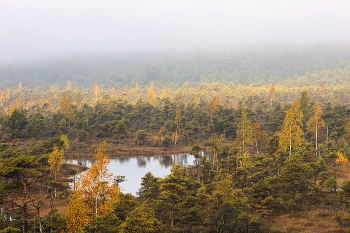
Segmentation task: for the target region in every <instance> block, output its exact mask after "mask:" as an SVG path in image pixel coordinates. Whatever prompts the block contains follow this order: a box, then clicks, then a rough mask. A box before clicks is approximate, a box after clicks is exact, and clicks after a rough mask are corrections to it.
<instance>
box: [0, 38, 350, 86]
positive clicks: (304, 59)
mask: <svg viewBox="0 0 350 233" xmlns="http://www.w3.org/2000/svg"><path fill="white" fill-rule="evenodd" d="M349 64H350V44H349V43H346V42H342V41H339V42H336V43H330V42H318V43H307V44H293V43H290V44H288V43H271V44H263V45H255V46H244V47H241V48H236V49H228V50H224V51H212V52H209V51H208V52H193V53H185V52H178V53H172V54H171V53H158V54H152V53H146V54H141V53H139V54H133V55H123V54H121V55H115V54H98V55H95V56H93V55H89V56H87V57H81V56H76V57H71V58H66V59H57V60H56V61H54V62H41V63H37V64H23V65H12V66H11V65H9V66H7V67H0V82H1V86H2V88H4V87H5V88H6V87H9V88H11V89H14V88H16V87H17V85H18V83H19V82H22V84H23V86H25V87H28V88H35V87H37V86H39V87H46V88H50V85H56V86H59V87H60V88H61V89H62V88H64V87H65V86H66V82H67V81H68V80H70V81H71V83H72V84H73V87H74V88H76V89H81V90H83V89H86V88H91V86H93V85H94V83H95V82H96V83H98V84H99V85H100V86H101V87H102V88H104V89H106V88H111V87H114V88H116V89H117V90H122V89H124V88H125V87H126V88H128V89H131V88H133V87H135V85H136V83H138V85H139V86H140V88H145V87H148V86H150V85H151V82H152V81H153V82H154V83H155V85H156V86H157V87H159V88H169V87H173V88H180V87H181V86H182V85H183V84H184V83H186V82H189V84H190V85H191V86H193V87H197V86H199V85H200V84H202V83H204V82H210V83H213V82H220V83H221V82H223V83H225V84H226V85H228V84H229V83H231V82H232V83H233V84H235V85H236V86H237V85H238V84H241V85H243V86H248V85H250V84H252V85H253V86H260V85H266V84H271V83H273V82H274V83H275V84H278V85H282V84H284V81H296V80H295V78H296V77H301V76H304V75H306V74H307V73H310V74H313V73H317V72H321V71H327V70H333V71H338V70H340V72H348V71H349ZM293 76H294V77H293ZM320 76H321V77H319V78H320V79H322V78H324V75H320ZM341 78H342V79H335V80H333V79H327V84H333V85H343V82H344V81H348V82H349V80H348V79H349V77H348V76H341ZM301 81H302V80H301ZM312 81H315V80H312ZM323 81H324V80H323ZM296 83H298V84H299V85H301V86H305V85H308V84H309V83H305V81H304V82H295V83H294V84H296ZM284 85H285V86H288V85H289V82H287V83H286V84H284Z"/></svg>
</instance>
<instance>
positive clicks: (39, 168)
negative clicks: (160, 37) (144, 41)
mask: <svg viewBox="0 0 350 233" xmlns="http://www.w3.org/2000/svg"><path fill="white" fill-rule="evenodd" d="M349 61H350V48H349V45H348V44H346V43H342V42H339V43H333V44H331V43H316V44H306V45H293V44H269V45H264V46H258V47H254V48H252V47H249V48H242V49H241V50H236V51H222V52H219V53H203V54H199V53H198V54H187V55H186V56H183V55H176V56H175V55H172V56H170V55H154V56H148V57H146V56H144V55H134V56H129V57H119V58H116V57H112V56H107V55H105V56H101V57H95V58H87V59H77V58H72V59H71V60H61V61H57V62H55V63H51V64H44V63H42V64H37V65H23V66H13V67H12V66H8V67H2V68H0V79H1V84H2V85H3V86H2V89H1V94H0V104H1V108H0V109H1V112H0V124H1V126H0V136H1V137H0V140H1V143H0V180H1V187H0V204H1V212H0V232H104V233H107V232H295V231H312V230H313V231H315V232H339V231H343V230H345V229H350V214H349V211H350V210H349V201H350V199H349V198H350V179H349V177H348V176H349V174H350V169H349V167H348V159H349V153H350V146H349V140H350V105H349V99H350V91H349V88H348V84H347V83H348V81H350V80H348V79H349V77H350V67H349ZM125 148H128V150H130V151H135V150H138V151H139V152H140V151H141V152H142V151H146V150H147V151H150V150H153V151H156V150H159V151H160V150H161V151H166V150H170V151H176V150H178V151H181V150H183V149H184V148H185V149H188V150H187V152H188V153H191V154H193V155H195V157H196V163H195V165H193V166H187V167H186V166H185V167H181V166H179V165H177V166H175V167H173V169H172V171H171V173H170V174H168V175H167V176H166V177H165V178H159V177H155V176H154V175H153V174H152V173H151V172H149V173H147V174H146V175H145V176H144V177H143V178H142V182H141V184H140V189H139V192H138V195H137V196H133V195H131V194H126V193H122V192H120V190H119V187H120V183H121V182H123V180H124V177H123V176H117V177H113V176H112V175H111V174H110V173H109V171H108V169H107V165H108V163H109V162H108V156H117V155H118V153H119V152H120V151H121V150H124V151H125V150H126V149H125ZM202 151H206V152H207V153H205V154H202V153H200V152H202ZM78 154H79V156H80V155H81V154H85V155H94V159H95V161H96V162H95V163H94V165H93V166H92V167H91V168H90V169H88V170H87V171H86V172H85V173H83V174H81V176H80V179H76V175H77V174H78V173H80V172H81V171H83V170H84V168H83V167H79V166H70V165H68V164H65V163H64V161H65V157H68V156H71V157H72V156H73V157H74V156H77V155H78ZM285 226H287V227H285Z"/></svg>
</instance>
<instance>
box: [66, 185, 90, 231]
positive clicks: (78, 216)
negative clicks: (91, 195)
mask: <svg viewBox="0 0 350 233" xmlns="http://www.w3.org/2000/svg"><path fill="white" fill-rule="evenodd" d="M82 196H83V190H82V189H75V190H73V191H72V192H71V195H70V196H69V199H68V202H69V204H68V206H67V209H66V214H65V219H66V225H67V229H68V232H69V233H79V232H82V230H83V229H84V226H85V225H86V224H88V223H89V221H90V220H89V215H88V208H87V207H86V203H85V201H84V198H82Z"/></svg>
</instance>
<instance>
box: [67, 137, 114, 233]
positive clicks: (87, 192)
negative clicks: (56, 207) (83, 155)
mask: <svg viewBox="0 0 350 233" xmlns="http://www.w3.org/2000/svg"><path fill="white" fill-rule="evenodd" d="M105 147H106V143H105V142H103V143H101V144H100V145H99V146H98V149H97V153H96V155H95V160H96V162H95V163H94V164H93V165H92V167H91V168H90V169H89V170H88V171H87V172H86V173H85V174H83V175H81V179H80V182H79V183H78V184H77V186H76V187H75V189H74V190H73V191H72V194H71V198H70V202H69V205H68V208H67V211H66V223H67V228H68V231H69V232H80V231H81V230H82V229H83V227H84V225H86V224H87V223H88V222H90V221H92V220H94V219H96V218H97V217H106V216H108V215H109V214H110V213H111V212H112V211H113V209H114V207H115V205H116V204H117V203H118V202H119V187H118V186H116V185H113V183H112V181H113V175H112V173H110V172H109V170H108V164H109V160H108V158H107V157H106V156H105V155H104V154H105ZM86 216H90V220H87V219H86Z"/></svg>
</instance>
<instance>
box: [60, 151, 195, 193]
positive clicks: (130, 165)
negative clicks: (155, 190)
mask: <svg viewBox="0 0 350 233" xmlns="http://www.w3.org/2000/svg"><path fill="white" fill-rule="evenodd" d="M194 160H195V157H194V156H193V155H190V154H179V155H165V156H150V157H123V158H113V159H110V163H109V165H108V168H109V170H110V171H111V172H112V173H113V175H114V176H117V175H123V176H125V178H126V180H127V181H126V182H123V183H121V184H120V186H121V190H122V192H124V193H132V194H133V195H136V192H138V189H139V188H140V184H141V178H142V177H143V176H144V175H145V174H146V173H147V172H152V174H153V175H154V176H157V177H162V178H163V177H165V176H166V175H167V174H169V173H170V169H171V168H172V167H174V166H175V165H176V164H180V165H181V166H184V165H186V166H188V165H194ZM66 163H69V164H79V165H84V166H87V167H91V164H93V163H94V160H91V159H90V160H83V159H80V160H67V161H66Z"/></svg>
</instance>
